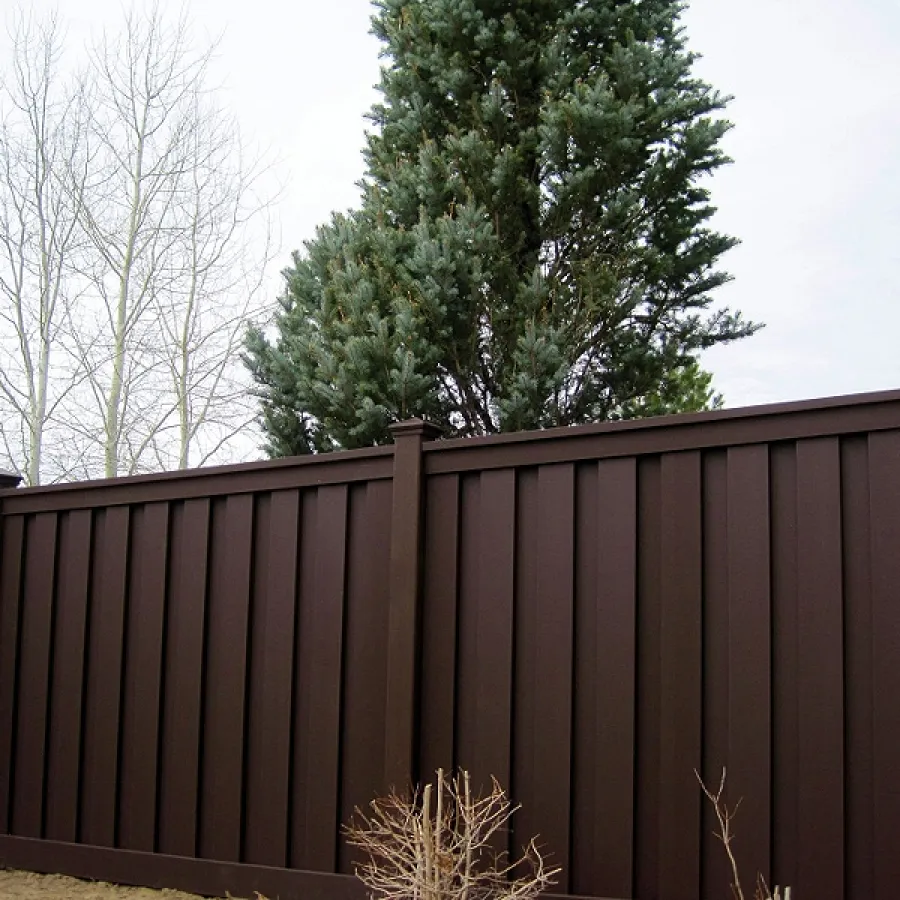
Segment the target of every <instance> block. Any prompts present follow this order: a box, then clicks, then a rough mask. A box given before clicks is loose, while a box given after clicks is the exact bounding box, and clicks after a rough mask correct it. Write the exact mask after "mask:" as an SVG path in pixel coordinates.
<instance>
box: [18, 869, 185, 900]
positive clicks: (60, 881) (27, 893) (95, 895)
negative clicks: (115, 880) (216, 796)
mask: <svg viewBox="0 0 900 900" xmlns="http://www.w3.org/2000/svg"><path fill="white" fill-rule="evenodd" d="M7 898H16V900H200V898H199V897H197V896H196V895H194V894H185V893H182V892H181V891H151V890H150V889H149V888H132V887H119V886H117V885H114V884H102V883H100V882H95V881H79V880H78V879H76V878H66V877H64V876H62V875H35V874H33V873H32V872H15V871H3V870H0V900H7Z"/></svg>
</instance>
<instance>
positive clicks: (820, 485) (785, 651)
mask: <svg viewBox="0 0 900 900" xmlns="http://www.w3.org/2000/svg"><path fill="white" fill-rule="evenodd" d="M396 437H397V440H398V447H400V449H399V450H397V451H396V452H395V450H394V449H393V448H381V449H376V450H372V451H364V452H352V453H342V454H333V455H330V456H323V457H319V458H313V459H298V460H283V461H276V462H270V463H262V464H253V465H249V466H236V467H226V468H223V469H219V470H206V471H199V472H190V473H174V474H169V475H161V476H148V477H141V478H136V479H120V480H114V481H109V482H97V483H86V484H80V485H69V486H60V487H55V488H35V489H28V490H18V491H13V490H5V491H2V492H0V864H7V865H13V866H15V865H18V866H24V867H26V868H35V869H43V870H57V871H62V872H71V873H72V874H78V875H83V876H89V877H94V878H110V879H114V880H115V879H118V880H125V881H134V882H136V883H139V884H147V885H151V886H171V887H183V888H188V889H193V890H200V891H205V892H211V893H215V892H219V893H221V892H223V891H224V890H230V891H231V892H232V893H239V892H241V891H243V892H244V893H247V892H248V891H249V890H250V889H251V888H250V887H248V886H252V889H253V890H259V891H260V892H262V893H263V894H265V893H269V894H272V895H274V894H278V895H279V896H282V897H285V898H287V897H297V898H299V897H304V898H306V900H308V898H321V900H326V898H334V900H361V898H362V896H363V892H362V891H361V889H360V887H359V885H358V884H357V883H356V882H355V881H354V880H352V879H350V878H348V877H347V875H348V874H349V873H350V872H352V870H353V865H354V859H355V858H354V855H353V853H352V852H351V849H350V848H348V847H347V846H346V844H345V842H344V841H343V840H342V839H341V836H340V826H341V825H342V824H343V823H345V822H347V821H348V819H349V818H350V817H351V815H352V814H353V811H354V809H355V807H357V806H364V805H365V804H366V803H367V802H368V800H369V799H370V798H371V797H373V796H374V795H376V794H378V793H381V792H383V791H384V790H385V789H386V788H387V787H388V786H389V785H390V784H395V785H396V786H398V787H399V786H402V785H403V783H405V782H407V781H416V780H419V779H422V778H426V777H430V776H431V775H432V774H433V772H434V770H435V769H436V768H438V767H442V768H444V769H445V770H450V769H453V768H454V767H457V766H462V767H465V768H468V769H469V770H470V772H471V773H472V776H473V780H474V782H475V784H476V785H477V786H480V787H484V786H487V784H488V783H489V779H490V777H491V776H495V777H496V778H498V779H499V781H500V782H501V784H503V785H504V786H505V787H507V788H508V789H509V791H510V793H511V795H512V797H513V799H514V800H515V801H516V802H518V803H521V804H522V805H523V808H522V810H521V812H520V813H518V814H517V816H516V817H515V819H514V822H513V827H512V829H511V830H510V831H509V832H508V833H506V834H503V835H498V838H497V842H496V849H497V850H510V851H513V852H515V851H516V850H518V849H519V848H520V847H521V845H522V844H523V843H525V842H526V841H527V840H528V839H529V838H530V837H531V836H532V835H534V834H538V835H540V844H541V846H542V847H543V848H544V849H545V850H546V851H548V852H549V853H550V858H551V859H552V861H553V862H554V863H555V864H559V865H561V866H562V869H563V871H562V873H561V877H560V880H559V883H558V886H557V887H556V889H555V890H556V892H558V893H559V894H572V895H580V896H591V897H614V898H621V900H624V898H637V900H695V898H698V897H699V898H702V900H713V898H717V897H720V896H722V895H723V894H724V893H727V891H728V879H729V875H730V873H729V871H728V867H727V865H726V863H725V859H724V857H723V854H722V851H721V847H720V845H719V843H718V842H717V841H716V839H715V838H714V837H713V835H712V830H713V828H714V826H715V821H714V816H713V815H712V811H711V809H710V808H709V807H708V806H707V805H706V804H705V802H704V801H703V800H702V798H701V795H700V792H699V786H698V785H697V784H696V782H695V780H694V774H693V770H694V769H697V770H698V771H700V772H701V773H702V775H703V777H704V778H705V779H706V781H707V782H708V783H710V784H712V785H713V786H715V785H716V784H717V783H718V777H719V774H720V772H721V768H722V766H727V767H728V782H727V787H728V802H729V803H730V804H733V803H735V802H736V801H737V798H738V797H742V798H743V802H742V804H741V809H740V811H739V813H738V819H737V822H736V830H737V835H738V838H737V845H736V849H737V852H738V855H739V859H740V860H741V861H742V863H743V864H744V866H745V870H744V881H745V886H746V885H747V884H750V883H752V880H753V876H754V874H755V871H756V870H760V871H763V872H765V873H766V874H768V875H770V876H771V880H772V881H774V882H777V883H780V884H782V885H783V884H791V885H792V887H793V888H794V890H795V892H796V893H797V895H798V897H803V896H807V895H808V896H815V897H816V898H819V900H869V898H873V900H888V898H893V897H894V895H895V892H896V884H897V883H898V882H900V856H898V854H897V853H896V852H895V848H894V842H895V839H894V835H895V834H896V833H897V831H898V829H900V799H898V798H900V767H898V766H897V765H896V761H897V759H898V758H900V713H898V708H900V707H898V705H897V703H896V697H897V696H898V694H900V675H898V673H900V587H898V585H900V554H898V553H897V546H898V542H900V392H898V393H889V394H882V395H869V396H861V397H850V398H842V399H838V400H833V401H818V402H812V403H805V404H793V405H791V404H788V405H782V406H776V407H766V408H760V409H757V410H752V409H751V410H745V411H726V412H718V413H711V414H700V415H696V416H684V417H676V418H669V419H662V420H652V421H647V422H637V423H633V422H629V423H620V424H618V425H612V426H609V425H603V426H590V427H585V428H575V429H562V430H552V431H548V432H542V433H537V434H523V435H503V436H499V437H494V438H488V439H475V440H468V441H426V442H424V443H423V441H425V439H426V438H427V437H428V428H427V426H425V425H424V424H423V423H416V422H413V423H405V424H403V425H402V426H399V427H398V429H397V431H396Z"/></svg>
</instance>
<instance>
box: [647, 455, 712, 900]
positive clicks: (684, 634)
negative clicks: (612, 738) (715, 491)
mask: <svg viewBox="0 0 900 900" xmlns="http://www.w3.org/2000/svg"><path fill="white" fill-rule="evenodd" d="M661 490H662V497H661V515H662V530H661V539H660V558H661V564H662V571H663V572H664V573H665V577H664V578H663V580H662V585H661V606H662V610H661V625H660V669H661V673H660V674H661V692H660V694H661V696H660V729H661V732H662V735H664V739H663V740H662V741H661V747H660V768H659V773H658V775H657V777H658V778H659V779H660V795H661V796H660V808H659V820H658V821H659V832H660V834H659V890H660V891H661V892H663V893H664V894H665V896H666V898H667V900H669V898H671V900H693V898H695V897H696V896H697V894H698V892H699V888H700V797H699V793H698V791H697V783H696V781H695V779H694V770H695V769H697V768H699V766H700V756H701V746H702V744H701V736H702V692H703V685H702V668H703V663H702V652H703V650H702V603H703V569H702V553H703V546H702V514H701V503H700V500H701V496H700V490H701V482H700V454H699V453H693V452H691V453H672V454H665V455H664V456H663V457H662V461H661Z"/></svg>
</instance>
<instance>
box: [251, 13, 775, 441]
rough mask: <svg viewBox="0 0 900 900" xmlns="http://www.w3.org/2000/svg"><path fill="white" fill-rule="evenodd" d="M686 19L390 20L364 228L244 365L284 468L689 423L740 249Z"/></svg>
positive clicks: (383, 16) (721, 129)
mask: <svg viewBox="0 0 900 900" xmlns="http://www.w3.org/2000/svg"><path fill="white" fill-rule="evenodd" d="M683 5H684V4H683V3H682V2H681V0H379V2H377V3H376V7H377V13H376V15H375V16H374V18H373V27H374V31H375V33H376V34H377V36H378V37H379V38H380V39H381V40H382V42H383V44H384V51H383V52H384V56H385V57H386V58H387V63H386V65H385V66H384V67H383V69H382V78H381V84H380V91H381V94H382V98H383V99H382V102H381V103H379V104H377V105H376V106H375V107H374V108H373V110H372V112H371V114H370V118H371V120H372V121H373V123H374V125H375V128H374V129H373V131H372V132H371V133H370V134H368V135H367V146H366V149H365V151H364V153H365V159H366V163H367V173H366V176H365V178H364V180H363V181H362V183H361V188H362V191H363V196H362V203H361V207H360V209H359V210H357V211H354V212H352V213H350V214H347V215H335V216H334V217H333V219H332V221H331V222H330V223H329V224H327V225H325V226H323V227H321V228H320V229H319V230H318V232H317V234H316V237H315V238H314V239H313V240H311V241H310V242H308V243H307V244H306V251H305V253H297V254H295V255H294V258H293V265H292V267H291V268H290V269H288V270H287V271H286V272H285V277H286V289H285V292H284V295H283V297H282V298H281V301H280V302H281V307H280V310H279V312H278V316H277V336H276V337H275V339H274V340H273V341H270V340H268V339H267V338H266V337H265V335H263V334H262V333H261V332H259V331H254V332H251V333H250V335H249V338H248V348H247V349H248V352H247V356H246V359H247V363H248V365H249V366H250V368H251V370H252V372H253V374H254V377H255V379H256V382H257V384H258V387H259V392H260V395H261V399H262V411H263V415H262V420H263V424H264V428H265V431H266V434H267V437H268V442H269V444H268V450H269V452H270V453H272V454H274V455H282V454H290V453H303V452H308V451H320V450H328V449H333V448H335V447H345V448H349V447H359V446H366V445H370V444H378V443H384V442H386V441H388V440H389V439H390V438H389V434H388V430H387V429H388V426H389V425H390V424H391V423H392V422H394V421H397V420H401V419H404V418H407V417H410V416H414V415H415V416H423V417H427V418H429V419H432V420H434V421H436V422H438V423H440V424H442V425H443V426H444V428H445V431H446V432H447V433H448V434H454V435H477V434H488V433H493V432H497V431H510V430H518V429H525V428H543V427H548V426H554V425H568V424H576V423H583V422H596V421H602V420H609V419H616V418H624V417H630V416H636V415H646V414H655V413H660V412H670V411H680V410H685V409H696V408H698V407H700V408H702V407H704V406H706V405H707V404H708V403H709V402H710V401H711V399H712V394H711V391H710V378H709V375H708V374H707V373H705V372H703V371H702V370H701V369H700V368H699V366H698V364H697V353H698V352H699V351H701V350H703V349H705V348H708V347H711V346H713V345H715V344H719V343H722V342H726V341H731V340H735V339H738V338H743V337H746V336H748V335H750V334H752V333H753V332H754V331H755V330H756V329H757V327H758V326H757V325H754V324H753V323H749V322H747V321H746V320H744V319H742V317H741V316H740V314H739V313H736V314H733V313H731V312H729V311H728V310H727V309H714V308H713V307H712V293H713V291H714V290H715V288H717V287H719V286H720V285H722V284H723V283H724V282H726V281H728V280H729V276H728V275H727V274H726V273H725V272H723V271H722V270H721V269H719V268H718V262H719V258H720V257H721V256H722V254H724V253H725V252H726V251H727V250H728V249H729V248H731V247H732V246H733V245H734V244H735V243H736V241H735V240H734V239H733V238H731V237H728V236H726V235H723V234H719V233H717V232H715V231H713V230H712V229H711V228H710V227H709V226H708V220H709V218H710V216H711V215H712V213H713V211H714V209H713V207H712V206H711V205H710V198H709V192H708V190H707V188H706V187H705V186H704V184H703V182H704V179H705V177H706V176H708V175H710V174H711V173H712V172H714V171H715V170H716V169H718V168H719V167H720V166H722V165H724V164H725V163H727V162H728V160H727V158H726V157H725V156H724V155H723V153H722V151H721V150H720V149H719V147H718V144H719V141H720V138H721V137H722V136H723V135H724V134H725V132H726V131H727V130H728V128H729V127H730V125H729V123H728V122H726V121H724V120H723V119H721V118H719V117H718V116H717V114H718V113H719V112H720V111H721V110H722V109H723V108H724V106H725V104H726V102H727V99H728V98H726V97H723V96H722V95H721V94H719V93H717V92H716V91H714V90H713V89H712V88H711V87H710V86H709V85H707V84H705V83H704V82H702V81H700V80H698V79H697V78H696V77H694V75H693V74H692V65H693V62H694V59H695V57H694V55H693V54H692V53H690V52H689V51H688V50H687V48H686V42H685V36H684V33H683V29H682V27H681V25H680V23H679V16H680V13H681V11H682V8H683Z"/></svg>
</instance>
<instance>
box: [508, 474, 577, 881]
mask: <svg viewBox="0 0 900 900" xmlns="http://www.w3.org/2000/svg"><path fill="white" fill-rule="evenodd" d="M534 499H535V500H536V504H535V505H533V506H531V504H529V506H531V508H530V509H525V510H522V511H521V514H520V521H521V518H522V516H524V517H525V518H527V519H533V520H534V524H533V527H534V528H535V532H536V534H535V536H536V541H535V544H534V546H533V547H526V546H521V545H520V549H519V555H521V554H522V553H525V554H526V555H530V556H532V558H533V559H534V560H535V568H536V571H535V572H534V578H533V581H532V584H533V585H534V590H533V592H531V591H525V589H526V588H527V587H528V585H527V584H523V585H521V586H520V591H519V596H520V597H521V598H522V599H525V598H528V601H529V605H530V606H531V608H530V609H523V610H522V611H521V614H520V613H519V611H517V618H519V619H521V620H522V622H521V627H520V629H519V630H518V633H520V634H522V636H523V640H522V642H521V646H520V647H519V646H517V650H516V654H515V662H516V694H517V695H518V696H522V695H523V694H524V693H525V692H528V694H530V698H531V702H530V703H529V704H528V707H524V706H523V707H520V709H521V712H522V714H521V715H520V713H519V709H517V711H516V716H515V719H514V721H515V726H516V727H515V733H516V736H517V745H516V755H519V754H522V755H523V756H525V757H527V758H529V759H530V762H531V765H530V767H528V768H524V767H520V771H523V772H526V773H527V780H526V779H522V780H520V779H519V778H514V779H513V785H514V789H515V797H516V801H517V802H519V803H521V804H522V806H523V808H522V810H521V812H520V813H519V817H518V823H517V825H516V830H515V838H516V840H515V846H517V847H518V846H521V845H524V844H525V843H527V841H528V840H529V839H530V838H531V837H532V836H533V835H534V834H536V833H538V832H540V834H541V840H542V842H543V844H544V847H545V849H546V851H547V853H548V854H549V856H550V858H551V859H553V861H554V863H555V864H557V865H560V866H562V872H561V873H560V875H559V876H558V884H559V887H560V889H562V890H566V889H567V885H568V882H569V878H570V872H569V868H570V867H569V859H570V841H569V821H570V801H571V738H572V664H573V659H572V655H573V617H574V580H573V563H574V560H575V539H574V524H575V509H574V501H575V482H574V470H573V467H572V466H571V465H562V466H541V467H540V468H539V469H538V471H537V492H536V497H535V498H534ZM532 554H533V555H532ZM529 577H530V576H529Z"/></svg>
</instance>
